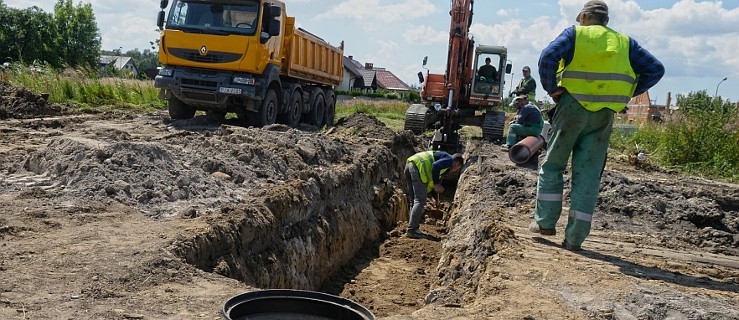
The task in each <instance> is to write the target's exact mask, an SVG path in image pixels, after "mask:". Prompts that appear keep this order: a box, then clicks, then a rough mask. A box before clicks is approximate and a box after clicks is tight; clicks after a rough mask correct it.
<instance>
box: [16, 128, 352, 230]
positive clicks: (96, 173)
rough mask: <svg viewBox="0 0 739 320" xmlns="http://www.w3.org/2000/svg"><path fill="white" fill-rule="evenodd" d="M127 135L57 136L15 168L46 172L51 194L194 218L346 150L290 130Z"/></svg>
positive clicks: (320, 166) (99, 132)
mask: <svg viewBox="0 0 739 320" xmlns="http://www.w3.org/2000/svg"><path fill="white" fill-rule="evenodd" d="M128 137H129V136H128V135H126V134H123V133H121V134H116V133H115V132H114V131H113V130H110V129H100V130H95V131H93V132H91V135H90V136H87V137H80V138H76V137H61V138H54V139H53V140H51V142H50V143H49V145H48V146H47V147H46V148H42V149H41V150H39V151H36V152H34V153H32V154H30V155H29V156H28V157H27V159H26V160H25V162H24V163H23V166H22V170H20V169H19V170H18V172H19V173H22V172H23V171H27V172H31V173H33V174H35V175H37V176H46V177H48V178H49V180H50V184H47V185H46V186H45V187H46V188H49V189H50V190H52V191H53V190H64V191H65V192H66V193H71V194H72V195H74V196H76V197H84V198H88V199H91V200H96V201H106V200H114V201H117V202H120V203H123V204H126V205H130V206H134V207H137V208H139V209H140V210H142V211H143V212H145V213H146V214H147V215H149V216H152V217H165V216H171V215H174V214H182V215H183V216H187V217H195V216H198V215H202V214H205V213H207V212H209V211H211V210H213V208H218V207H221V206H223V205H225V204H229V203H239V202H240V201H242V200H243V199H244V198H245V196H246V195H252V196H253V195H258V194H263V193H264V192H265V190H266V189H267V188H268V186H269V185H274V184H282V183H284V182H285V181H287V180H289V179H291V177H296V176H310V174H312V173H316V172H321V171H323V170H324V167H326V166H329V165H330V164H331V163H337V162H340V161H342V159H343V158H344V157H345V156H346V155H347V154H348V153H349V150H347V149H346V148H345V147H344V146H343V145H342V144H340V143H339V142H336V141H331V140H329V139H325V138H322V137H319V136H318V135H316V134H313V133H305V132H302V131H298V130H294V129H290V130H288V131H286V132H276V131H267V130H259V129H253V128H252V129H245V128H240V127H231V126H225V125H224V126H221V127H220V128H219V129H218V130H216V131H215V132H212V133H211V132H206V134H205V136H203V135H201V134H198V133H193V132H186V131H184V132H178V133H175V134H172V135H169V136H166V137H163V138H162V140H159V141H125V140H128V139H130V138H128ZM202 155H207V156H202ZM39 183H40V182H39Z"/></svg>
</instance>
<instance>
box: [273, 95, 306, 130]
mask: <svg viewBox="0 0 739 320" xmlns="http://www.w3.org/2000/svg"><path fill="white" fill-rule="evenodd" d="M302 116H303V96H302V95H301V94H300V93H299V92H295V93H293V96H292V99H290V104H289V105H288V106H287V112H286V113H283V114H281V115H280V116H279V122H280V123H284V124H286V125H288V126H290V127H293V128H295V127H297V126H298V123H300V118H301V117H302Z"/></svg>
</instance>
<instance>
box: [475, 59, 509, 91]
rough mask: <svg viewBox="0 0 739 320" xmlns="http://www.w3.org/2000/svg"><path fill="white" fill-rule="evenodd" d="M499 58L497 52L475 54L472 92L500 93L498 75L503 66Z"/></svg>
mask: <svg viewBox="0 0 739 320" xmlns="http://www.w3.org/2000/svg"><path fill="white" fill-rule="evenodd" d="M501 60H502V59H501V58H500V55H498V54H490V53H482V54H480V55H478V56H477V61H476V62H475V65H476V66H477V70H476V72H475V78H474V79H473V83H474V86H473V89H474V90H473V92H474V93H482V94H496V95H497V94H500V83H501V81H500V80H501V79H500V77H501V74H502V72H501V71H502V68H503V67H504V66H503V65H502V62H503V61H501Z"/></svg>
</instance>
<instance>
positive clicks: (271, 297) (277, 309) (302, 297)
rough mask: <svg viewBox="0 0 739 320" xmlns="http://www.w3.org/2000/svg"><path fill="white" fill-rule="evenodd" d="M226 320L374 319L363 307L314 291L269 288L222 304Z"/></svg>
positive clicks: (244, 294) (245, 294) (248, 293)
mask: <svg viewBox="0 0 739 320" xmlns="http://www.w3.org/2000/svg"><path fill="white" fill-rule="evenodd" d="M223 315H224V316H225V317H226V319H228V320H247V319H248V320H277V319H284V320H375V316H374V315H373V314H372V312H370V311H369V310H367V308H365V307H364V306H362V305H360V304H358V303H356V302H354V301H351V300H349V299H344V298H342V297H338V296H334V295H330V294H325V293H321V292H315V291H303V290H286V289H270V290H260V291H252V292H247V293H242V294H240V295H237V296H234V297H232V298H230V299H228V300H226V303H225V304H224V305H223Z"/></svg>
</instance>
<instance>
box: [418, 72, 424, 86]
mask: <svg viewBox="0 0 739 320" xmlns="http://www.w3.org/2000/svg"><path fill="white" fill-rule="evenodd" d="M418 82H420V83H423V72H421V71H418Z"/></svg>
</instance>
